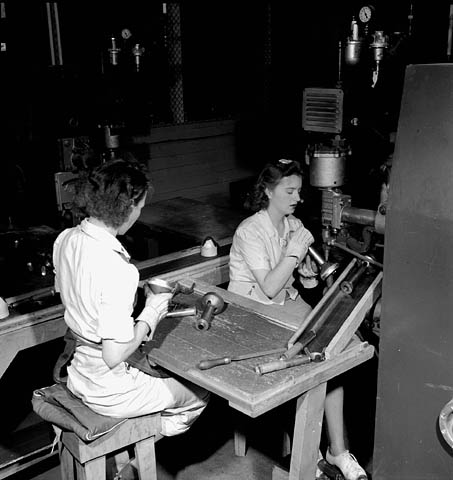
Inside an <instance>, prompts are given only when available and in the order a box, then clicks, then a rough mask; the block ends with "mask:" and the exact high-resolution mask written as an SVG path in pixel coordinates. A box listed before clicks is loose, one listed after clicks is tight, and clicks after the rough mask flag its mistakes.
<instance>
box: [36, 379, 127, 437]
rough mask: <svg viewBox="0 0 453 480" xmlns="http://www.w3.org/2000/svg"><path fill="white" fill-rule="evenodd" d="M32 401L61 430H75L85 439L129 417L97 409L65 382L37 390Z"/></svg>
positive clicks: (102, 433)
mask: <svg viewBox="0 0 453 480" xmlns="http://www.w3.org/2000/svg"><path fill="white" fill-rule="evenodd" d="M32 405H33V410H34V411H35V413H37V414H38V415H39V416H40V417H41V418H43V419H44V420H46V421H48V422H50V423H52V424H54V425H56V426H57V427H60V428H61V429H62V430H68V431H71V432H74V433H75V434H76V435H77V436H78V437H80V438H81V439H82V440H84V441H85V442H87V441H88V442H89V441H92V440H94V439H96V438H98V437H100V436H101V435H104V434H106V433H108V432H110V431H112V430H113V429H114V428H115V427H118V426H119V425H121V424H122V423H123V422H125V421H127V418H113V417H107V416H105V415H100V414H99V413H96V412H94V411H93V410H91V408H89V407H88V406H87V405H85V404H84V403H83V402H82V400H80V399H79V398H78V397H76V396H75V395H74V394H73V393H72V392H71V391H69V390H68V388H67V387H66V385H65V384H63V383H57V384H55V385H52V386H50V387H44V388H40V389H38V390H35V391H34V392H33V397H32Z"/></svg>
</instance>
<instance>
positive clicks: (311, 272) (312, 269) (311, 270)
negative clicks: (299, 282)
mask: <svg viewBox="0 0 453 480" xmlns="http://www.w3.org/2000/svg"><path fill="white" fill-rule="evenodd" d="M297 271H298V273H299V275H300V276H302V277H305V278H313V277H316V276H317V275H318V273H319V269H318V265H317V264H316V262H315V261H314V260H313V259H312V258H311V257H310V255H306V257H305V258H304V260H303V261H302V262H301V264H300V265H299V268H298V269H297Z"/></svg>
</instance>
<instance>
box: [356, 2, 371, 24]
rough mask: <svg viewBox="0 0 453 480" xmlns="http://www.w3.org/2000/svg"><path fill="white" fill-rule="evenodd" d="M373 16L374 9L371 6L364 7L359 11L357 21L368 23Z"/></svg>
mask: <svg viewBox="0 0 453 480" xmlns="http://www.w3.org/2000/svg"><path fill="white" fill-rule="evenodd" d="M373 15H374V7H373V6H372V5H364V6H363V7H362V8H361V9H360V11H359V20H360V21H361V22H362V23H368V22H369V21H370V20H371V17H372V16H373Z"/></svg>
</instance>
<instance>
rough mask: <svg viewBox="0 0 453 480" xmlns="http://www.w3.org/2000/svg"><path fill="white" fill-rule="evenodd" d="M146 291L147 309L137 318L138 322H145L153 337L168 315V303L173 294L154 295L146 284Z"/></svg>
mask: <svg viewBox="0 0 453 480" xmlns="http://www.w3.org/2000/svg"><path fill="white" fill-rule="evenodd" d="M144 291H145V295H146V302H145V307H144V308H143V310H142V312H141V313H140V315H139V316H138V317H137V322H139V321H140V322H145V323H146V324H147V325H148V327H149V329H150V334H151V335H152V334H153V333H154V331H155V330H156V327H157V325H158V324H159V322H160V321H161V320H162V318H164V317H165V315H167V313H168V303H169V301H170V299H171V297H172V296H173V294H172V293H156V294H154V293H152V292H151V289H150V288H149V286H148V285H147V284H146V283H145V285H144Z"/></svg>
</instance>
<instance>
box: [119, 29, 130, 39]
mask: <svg viewBox="0 0 453 480" xmlns="http://www.w3.org/2000/svg"><path fill="white" fill-rule="evenodd" d="M121 36H122V37H123V38H124V40H129V38H131V37H132V32H131V31H130V30H129V29H128V28H123V29H122V30H121Z"/></svg>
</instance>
